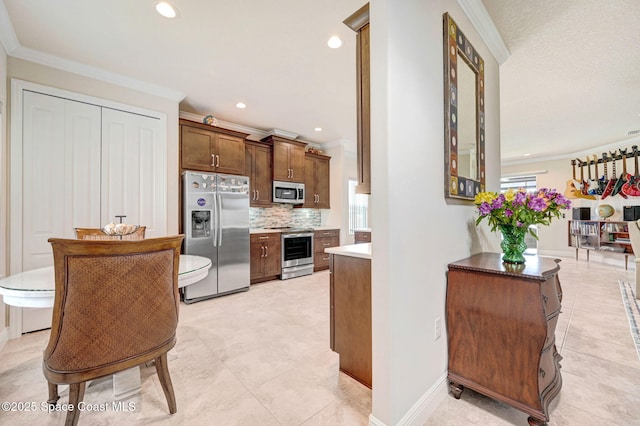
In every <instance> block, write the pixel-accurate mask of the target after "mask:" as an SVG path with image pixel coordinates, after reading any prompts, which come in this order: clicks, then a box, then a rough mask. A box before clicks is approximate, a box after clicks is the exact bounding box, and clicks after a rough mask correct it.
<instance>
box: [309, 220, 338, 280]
mask: <svg viewBox="0 0 640 426" xmlns="http://www.w3.org/2000/svg"><path fill="white" fill-rule="evenodd" d="M339 245H340V230H339V229H325V230H322V231H314V233H313V252H314V254H313V270H314V272H315V271H321V270H323V269H329V254H328V253H325V252H324V249H326V248H329V247H338V246H339Z"/></svg>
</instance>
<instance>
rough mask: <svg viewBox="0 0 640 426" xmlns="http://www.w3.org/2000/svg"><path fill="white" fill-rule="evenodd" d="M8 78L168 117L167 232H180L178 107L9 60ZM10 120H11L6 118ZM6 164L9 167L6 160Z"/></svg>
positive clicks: (45, 68)
mask: <svg viewBox="0 0 640 426" xmlns="http://www.w3.org/2000/svg"><path fill="white" fill-rule="evenodd" d="M8 78H19V79H21V80H26V81H31V82H34V83H39V84H44V85H47V86H51V87H57V88H60V89H64V90H69V91H72V92H76V93H82V94H86V95H90V96H95V97H98V98H102V99H108V100H112V101H115V102H120V103H123V104H127V105H133V106H138V107H141V108H146V109H149V110H152V111H158V112H162V113H164V114H166V115H167V160H168V163H167V232H168V233H169V234H173V233H177V232H178V211H179V201H178V184H179V176H178V103H177V102H175V101H171V100H168V99H163V98H159V97H156V96H152V95H147V94H144V93H141V92H136V91H134V90H131V89H128V88H124V87H121V86H117V85H114V84H109V83H105V82H103V81H98V80H94V79H91V78H88V77H83V76H80V75H77V74H72V73H69V72H66V71H61V70H58V69H55V68H50V67H47V66H44V65H40V64H36V63H33V62H29V61H24V60H21V59H16V58H12V57H10V58H9V60H8ZM7 118H8V117H7ZM5 164H7V162H6V159H5Z"/></svg>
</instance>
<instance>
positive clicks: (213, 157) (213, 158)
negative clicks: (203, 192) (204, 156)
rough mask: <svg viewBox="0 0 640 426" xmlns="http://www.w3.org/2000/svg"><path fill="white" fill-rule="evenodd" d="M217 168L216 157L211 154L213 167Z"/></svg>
mask: <svg viewBox="0 0 640 426" xmlns="http://www.w3.org/2000/svg"><path fill="white" fill-rule="evenodd" d="M215 166H216V155H215V154H211V167H215Z"/></svg>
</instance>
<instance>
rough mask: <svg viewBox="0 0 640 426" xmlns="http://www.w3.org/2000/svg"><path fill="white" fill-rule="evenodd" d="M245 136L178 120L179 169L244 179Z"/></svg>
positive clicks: (245, 134)
mask: <svg viewBox="0 0 640 426" xmlns="http://www.w3.org/2000/svg"><path fill="white" fill-rule="evenodd" d="M247 136H248V134H247V133H241V132H236V131H233V130H228V129H221V128H219V127H212V126H208V125H206V124H202V123H196V122H195V121H189V120H184V119H180V165H181V168H182V169H183V170H198V171H203V172H216V173H228V174H232V175H244V173H245V138H246V137H247Z"/></svg>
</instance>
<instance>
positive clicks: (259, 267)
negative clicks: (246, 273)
mask: <svg viewBox="0 0 640 426" xmlns="http://www.w3.org/2000/svg"><path fill="white" fill-rule="evenodd" d="M250 241H251V249H250V250H251V284H255V283H259V282H262V281H269V280H274V279H276V278H278V275H280V273H281V271H282V259H281V255H280V250H281V247H280V233H279V232H270V233H266V234H251V236H250Z"/></svg>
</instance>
